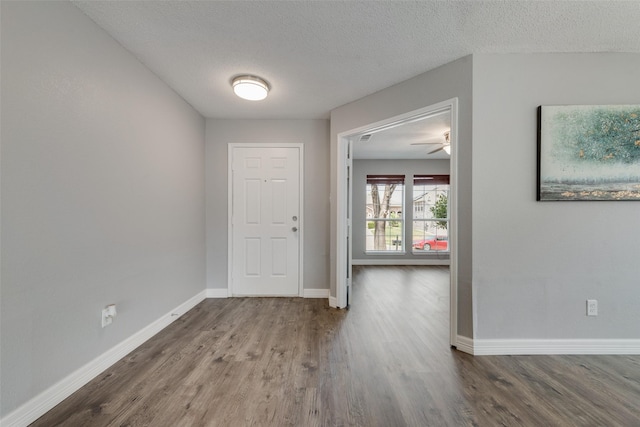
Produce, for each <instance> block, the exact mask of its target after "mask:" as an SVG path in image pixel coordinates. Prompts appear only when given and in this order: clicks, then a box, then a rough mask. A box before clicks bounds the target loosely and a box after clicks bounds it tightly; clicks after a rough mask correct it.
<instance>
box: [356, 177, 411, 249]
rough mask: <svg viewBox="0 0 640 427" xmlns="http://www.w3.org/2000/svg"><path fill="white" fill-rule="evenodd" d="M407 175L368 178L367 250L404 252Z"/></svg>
mask: <svg viewBox="0 0 640 427" xmlns="http://www.w3.org/2000/svg"><path fill="white" fill-rule="evenodd" d="M403 200H404V175H367V206H366V209H367V229H366V231H365V232H366V250H367V251H380V252H384V251H402V250H403V248H404V246H403V240H404V239H403V238H402V236H403V235H404V217H403V214H402V212H403Z"/></svg>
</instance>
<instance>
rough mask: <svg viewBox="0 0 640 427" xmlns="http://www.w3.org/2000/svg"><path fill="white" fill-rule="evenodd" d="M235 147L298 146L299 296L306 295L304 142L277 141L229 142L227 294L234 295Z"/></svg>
mask: <svg viewBox="0 0 640 427" xmlns="http://www.w3.org/2000/svg"><path fill="white" fill-rule="evenodd" d="M234 148H297V149H298V156H299V163H298V164H299V168H300V173H299V176H298V179H299V181H300V186H299V190H298V192H299V197H298V200H299V203H300V209H299V212H300V216H299V218H298V224H299V225H298V296H300V297H304V283H303V281H302V278H303V277H304V275H303V271H302V267H303V265H304V262H303V261H304V251H303V248H304V219H305V211H304V144H302V143H284V142H283V143H277V142H258V143H236V142H230V143H228V144H227V260H228V261H227V295H228V296H229V297H232V296H233V278H232V274H233V227H232V220H233V168H232V166H233V150H234Z"/></svg>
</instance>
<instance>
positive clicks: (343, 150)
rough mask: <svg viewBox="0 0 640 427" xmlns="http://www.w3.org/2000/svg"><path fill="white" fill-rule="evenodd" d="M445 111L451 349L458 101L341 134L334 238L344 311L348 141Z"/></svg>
mask: <svg viewBox="0 0 640 427" xmlns="http://www.w3.org/2000/svg"><path fill="white" fill-rule="evenodd" d="M444 111H449V112H450V117H451V133H450V140H451V157H450V160H449V175H450V187H449V196H450V206H451V212H450V214H449V220H450V222H449V227H450V229H449V241H450V242H451V248H450V254H449V274H450V280H449V305H450V307H449V342H450V345H451V346H454V347H455V346H456V345H457V340H458V98H452V99H448V100H446V101H442V102H439V103H437V104H433V105H430V106H427V107H424V108H420V109H417V110H413V111H410V112H408V113H404V114H400V115H397V116H394V117H390V118H388V119H385V120H381V121H377V122H374V123H370V124H368V125H365V126H361V127H358V128H356V129H351V130H348V131H344V132H340V133H339V134H338V141H337V143H338V146H337V162H338V163H337V184H338V188H337V195H336V208H337V215H338V220H337V223H336V226H337V230H336V232H337V238H336V248H335V250H336V306H337V307H338V308H345V307H346V305H347V286H348V280H349V279H348V276H349V273H348V272H349V271H351V269H352V266H351V265H350V263H351V254H349V253H348V251H349V250H350V248H349V245H348V242H350V241H351V238H352V236H351V234H352V233H351V227H350V224H348V221H347V220H346V219H347V212H348V206H349V203H350V200H349V198H350V195H351V194H352V191H351V190H352V189H351V188H349V184H348V183H349V182H350V181H349V180H348V173H349V166H350V165H349V163H350V159H349V158H348V150H349V139H350V137H352V136H354V135H356V134H362V133H372V132H375V131H379V130H382V129H389V128H391V127H395V126H400V125H402V124H404V123H408V122H411V121H415V120H420V119H423V118H426V117H429V116H431V115H434V114H440V113H442V112H444Z"/></svg>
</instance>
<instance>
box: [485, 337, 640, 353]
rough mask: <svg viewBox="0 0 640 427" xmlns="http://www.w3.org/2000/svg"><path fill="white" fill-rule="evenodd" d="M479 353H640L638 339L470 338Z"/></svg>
mask: <svg viewBox="0 0 640 427" xmlns="http://www.w3.org/2000/svg"><path fill="white" fill-rule="evenodd" d="M472 347H473V353H472V354H474V355H476V356H480V355H533V354H612V355H613V354H634V355H640V339H566V340H558V339H550V340H544V339H531V340H529V339H496V340H482V339H480V340H478V339H476V340H472Z"/></svg>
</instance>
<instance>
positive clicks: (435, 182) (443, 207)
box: [412, 175, 449, 254]
mask: <svg viewBox="0 0 640 427" xmlns="http://www.w3.org/2000/svg"><path fill="white" fill-rule="evenodd" d="M412 225H413V244H412V251H413V253H414V254H420V253H433V252H449V175H415V176H414V177H413V224H412Z"/></svg>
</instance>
